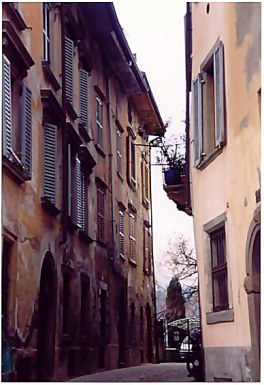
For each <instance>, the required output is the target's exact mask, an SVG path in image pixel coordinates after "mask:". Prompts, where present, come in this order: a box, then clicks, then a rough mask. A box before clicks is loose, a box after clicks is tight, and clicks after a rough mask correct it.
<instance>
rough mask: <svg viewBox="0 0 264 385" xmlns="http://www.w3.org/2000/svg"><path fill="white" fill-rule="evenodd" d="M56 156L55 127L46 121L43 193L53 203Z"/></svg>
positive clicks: (54, 196) (54, 201)
mask: <svg viewBox="0 0 264 385" xmlns="http://www.w3.org/2000/svg"><path fill="white" fill-rule="evenodd" d="M56 157H57V127H56V126H54V125H52V124H48V123H46V124H45V125H44V181H43V193H44V196H45V197H46V198H48V199H49V200H50V202H51V203H53V204H54V205H55V204H56V171H57V170H56V168H57V167H56V165H57V161H56Z"/></svg>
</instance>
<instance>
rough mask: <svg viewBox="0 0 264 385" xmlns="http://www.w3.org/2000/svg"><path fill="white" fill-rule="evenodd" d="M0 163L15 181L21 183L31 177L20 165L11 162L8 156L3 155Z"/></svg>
mask: <svg viewBox="0 0 264 385" xmlns="http://www.w3.org/2000/svg"><path fill="white" fill-rule="evenodd" d="M2 164H3V167H4V169H5V170H6V171H7V173H8V174H9V175H10V177H11V178H12V179H13V180H14V181H15V182H17V183H19V184H21V183H24V182H27V181H28V180H30V179H31V176H30V175H29V174H28V173H26V171H24V170H23V169H22V167H21V166H20V165H18V164H16V163H13V162H11V161H10V160H9V159H8V158H6V157H3V161H2Z"/></svg>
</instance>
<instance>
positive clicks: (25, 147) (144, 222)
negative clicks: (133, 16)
mask: <svg viewBox="0 0 264 385" xmlns="http://www.w3.org/2000/svg"><path fill="white" fill-rule="evenodd" d="M2 33H3V124H2V127H3V141H2V147H3V160H2V232H3V235H2V313H3V317H4V319H5V322H6V324H7V328H8V334H9V338H10V341H11V344H12V346H13V347H14V348H15V353H14V354H15V364H16V370H17V373H18V380H20V381H41V380H47V381H49V380H54V381H64V380H67V379H69V378H71V377H75V376H79V375H82V374H86V373H93V372H96V371H98V370H104V369H113V368H118V367H124V366H132V365H137V364H140V363H142V362H152V361H153V360H155V358H156V348H155V322H154V320H155V293H154V279H153V276H154V270H153V256H152V234H151V229H152V223H151V214H150V213H151V210H150V209H151V191H150V158H149V147H148V140H149V135H153V136H160V135H163V133H164V125H163V122H162V119H161V116H160V113H159V110H158V108H157V105H156V103H155V100H154V97H153V94H152V92H151V89H150V86H149V84H148V81H147V77H146V75H145V74H144V73H142V72H141V71H140V70H139V68H138V66H137V63H136V61H135V57H134V55H133V54H132V53H131V50H130V48H129V46H128V43H127V41H126V39H125V36H124V34H123V32H122V28H121V26H120V24H119V21H118V19H117V15H116V13H115V10H114V7H113V4H112V3H12V2H9V3H3V30H2Z"/></svg>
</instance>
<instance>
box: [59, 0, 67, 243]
mask: <svg viewBox="0 0 264 385" xmlns="http://www.w3.org/2000/svg"><path fill="white" fill-rule="evenodd" d="M61 65H62V95H61V101H62V110H63V112H64V114H65V116H66V93H65V81H66V79H65V9H64V4H63V3H61ZM61 136H62V240H61V241H60V245H63V244H65V242H66V241H67V226H68V167H67V165H68V160H67V133H66V118H65V119H64V120H63V123H62V130H61Z"/></svg>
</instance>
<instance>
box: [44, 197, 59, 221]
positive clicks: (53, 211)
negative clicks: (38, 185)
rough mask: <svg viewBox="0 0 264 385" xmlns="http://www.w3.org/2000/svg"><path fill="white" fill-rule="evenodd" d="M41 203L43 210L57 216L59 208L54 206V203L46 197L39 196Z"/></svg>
mask: <svg viewBox="0 0 264 385" xmlns="http://www.w3.org/2000/svg"><path fill="white" fill-rule="evenodd" d="M41 205H42V207H43V209H44V210H46V211H48V212H49V213H50V214H52V215H54V216H57V215H58V214H59V213H60V210H59V209H58V208H57V207H56V206H55V204H54V203H52V202H51V201H50V199H49V198H48V197H41Z"/></svg>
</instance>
